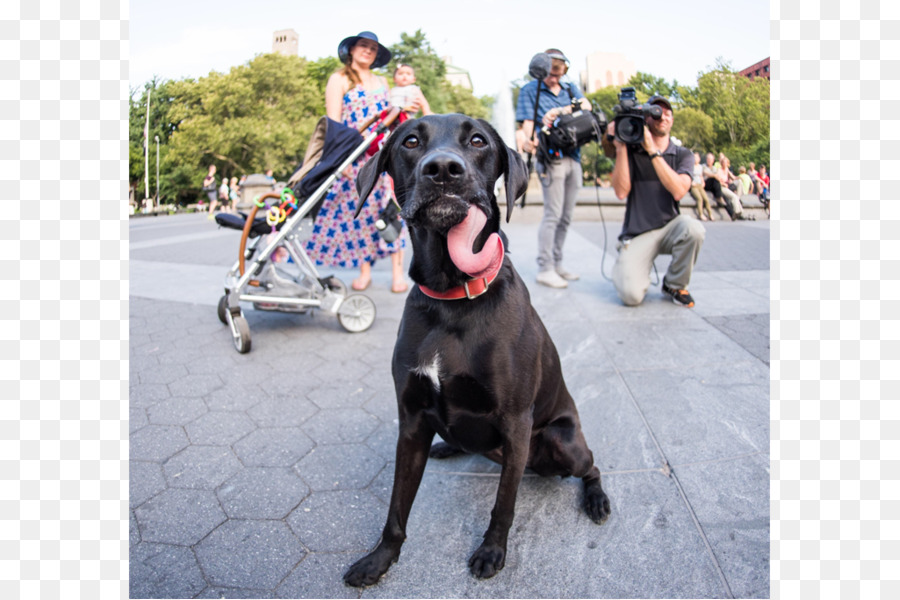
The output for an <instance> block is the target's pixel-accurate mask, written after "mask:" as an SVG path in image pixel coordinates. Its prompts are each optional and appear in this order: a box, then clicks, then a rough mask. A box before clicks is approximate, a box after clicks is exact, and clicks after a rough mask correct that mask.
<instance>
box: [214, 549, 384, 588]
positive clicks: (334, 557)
mask: <svg viewBox="0 0 900 600" xmlns="http://www.w3.org/2000/svg"><path fill="white" fill-rule="evenodd" d="M355 558H356V557H355V556H354V555H352V554H344V553H343V552H340V553H337V554H329V553H325V552H313V553H311V554H310V555H309V556H307V557H306V558H304V559H303V562H301V563H300V564H299V565H297V568H296V569H294V570H293V571H291V574H290V575H288V576H287V577H286V578H285V580H284V581H282V582H281V585H279V586H278V587H277V588H276V589H275V591H276V592H277V593H278V597H279V598H357V597H359V592H358V591H356V589H355V588H352V587H350V586H348V585H343V576H344V572H345V571H346V570H347V568H348V567H349V566H350V565H352V564H353V563H354V562H355ZM335 582H338V583H339V584H340V585H335ZM229 597H230V596H229ZM365 597H369V596H368V594H366V595H365Z"/></svg>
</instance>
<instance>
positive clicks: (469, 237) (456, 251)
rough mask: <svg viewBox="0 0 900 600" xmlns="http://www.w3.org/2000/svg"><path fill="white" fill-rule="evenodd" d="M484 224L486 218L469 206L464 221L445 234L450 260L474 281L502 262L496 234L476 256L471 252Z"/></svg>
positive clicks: (498, 239)
mask: <svg viewBox="0 0 900 600" xmlns="http://www.w3.org/2000/svg"><path fill="white" fill-rule="evenodd" d="M485 223H487V216H485V214H484V213H483V212H481V211H480V210H478V209H477V208H476V207H474V206H470V207H469V214H468V215H466V218H465V220H464V221H463V222H462V223H460V224H459V225H456V226H455V227H453V228H451V229H450V231H449V232H448V233H447V249H448V250H449V251H450V260H452V261H453V264H454V265H456V268H458V269H459V270H460V271H462V272H463V273H466V274H467V275H469V276H470V277H472V278H476V279H477V278H478V277H485V276H486V275H487V274H488V273H490V272H492V271H494V270H496V269H497V267H499V265H498V263H499V262H500V261H502V260H503V252H502V249H501V244H502V242H501V241H500V236H499V235H497V234H496V233H492V234H491V236H490V237H489V238H488V240H487V242H485V244H484V248H482V249H481V252H479V253H478V254H475V253H474V252H472V244H474V243H475V238H476V237H478V234H480V233H481V230H482V229H484V224H485Z"/></svg>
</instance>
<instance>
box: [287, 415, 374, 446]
mask: <svg viewBox="0 0 900 600" xmlns="http://www.w3.org/2000/svg"><path fill="white" fill-rule="evenodd" d="M378 423H379V421H378V419H377V418H376V417H374V416H373V415H371V414H369V413H367V412H366V411H364V410H362V409H361V408H335V409H328V410H320V411H319V412H317V413H316V414H315V415H314V416H312V417H310V419H309V420H308V421H307V422H306V423H304V424H303V431H305V432H306V433H307V434H308V435H309V437H311V438H312V439H313V440H315V441H316V443H319V444H354V443H358V442H362V441H364V440H365V439H366V438H367V437H369V435H370V434H371V433H372V432H373V431H374V430H375V428H376V427H378Z"/></svg>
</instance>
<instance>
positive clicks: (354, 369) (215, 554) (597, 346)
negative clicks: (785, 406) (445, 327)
mask: <svg viewBox="0 0 900 600" xmlns="http://www.w3.org/2000/svg"><path fill="white" fill-rule="evenodd" d="M595 210H596V209H595ZM536 216H537V217H539V209H537V208H534V207H528V208H526V209H525V210H524V211H519V212H517V213H516V214H514V218H513V223H511V224H510V225H507V226H505V227H504V228H505V230H506V231H507V234H508V235H509V238H510V241H511V244H510V245H511V250H512V252H511V258H512V260H513V262H514V263H515V265H516V267H517V269H518V270H519V272H520V274H521V275H522V277H523V279H524V280H525V282H526V283H527V284H528V286H529V289H530V291H531V294H532V302H533V304H534V305H535V307H536V308H537V310H538V312H539V314H540V315H541V316H542V318H543V319H544V322H545V324H546V325H547V328H548V330H549V331H550V333H551V335H552V337H553V339H554V341H555V343H556V345H557V348H558V350H559V353H560V357H561V360H562V365H563V371H564V374H565V377H566V382H567V385H568V387H569V389H570V391H571V392H572V394H573V397H575V399H576V402H577V404H578V407H579V411H580V414H581V418H582V421H583V424H584V431H585V436H586V438H587V441H588V444H589V446H591V448H592V450H593V451H594V455H595V457H596V460H597V465H598V466H599V467H600V469H601V472H602V474H603V483H604V489H605V490H606V491H607V493H608V495H609V496H610V499H611V501H612V510H613V514H612V516H611V517H610V519H609V520H608V521H607V523H606V524H605V525H603V526H599V527H598V526H596V525H594V524H593V523H592V522H591V521H590V520H589V519H588V518H587V516H586V515H585V514H584V513H583V512H582V511H581V510H580V508H579V506H578V503H579V494H580V488H581V486H580V482H579V481H577V480H576V481H573V480H560V479H559V478H552V479H544V478H540V477H537V476H535V475H532V474H527V475H526V477H525V478H524V480H523V482H522V485H521V487H520V490H519V495H518V503H517V512H516V518H515V521H514V523H513V528H512V530H511V533H510V542H509V553H508V557H507V561H506V567H505V569H503V570H502V571H501V572H500V573H499V574H498V575H497V576H496V577H494V578H492V579H489V580H476V579H474V578H473V577H472V576H471V575H470V574H469V572H468V568H467V565H466V561H467V560H468V556H469V555H470V554H471V553H472V552H473V551H474V550H475V549H476V548H477V547H478V545H479V543H480V542H481V535H482V534H483V532H484V530H485V528H486V527H487V523H488V520H489V519H490V510H491V507H492V504H493V500H494V496H495V493H496V488H497V482H498V474H499V467H498V466H497V465H495V464H493V463H491V462H489V461H487V460H486V459H483V458H481V457H473V456H466V457H458V458H452V459H448V460H445V461H435V460H432V461H429V464H428V466H427V469H426V473H425V476H424V478H423V482H422V486H421V489H420V491H419V494H418V496H417V499H416V503H415V505H414V507H413V511H412V514H411V516H410V520H409V526H408V536H409V539H408V540H407V542H406V544H405V546H404V548H403V553H402V554H401V556H400V560H399V562H398V563H397V564H395V565H394V566H393V567H392V568H391V570H390V571H389V572H388V574H387V575H386V576H385V577H384V578H383V579H382V580H381V581H380V582H379V583H378V584H377V585H375V586H372V587H370V588H366V589H365V590H357V589H354V588H349V587H346V586H345V585H344V584H343V582H342V579H341V575H342V573H343V571H344V570H345V569H346V568H347V567H348V566H349V565H350V564H352V563H353V562H354V561H355V560H356V559H358V558H359V557H360V556H362V555H363V554H364V553H365V552H366V551H368V550H370V549H371V548H372V547H373V546H374V545H375V544H376V542H377V541H378V537H379V535H380V532H381V528H382V526H383V524H384V518H385V515H386V512H387V502H388V500H389V497H390V488H391V483H392V478H393V460H394V456H393V454H394V445H395V442H396V435H397V418H396V405H395V398H394V392H393V383H392V381H391V376H390V356H391V351H392V348H393V344H394V339H395V337H396V331H397V326H398V324H399V321H400V315H401V312H402V304H403V299H404V296H402V295H396V294H391V293H390V292H389V291H388V287H389V281H390V272H389V263H387V262H386V261H385V262H384V264H382V263H379V264H378V265H376V267H375V269H374V281H373V285H372V287H371V288H370V289H369V290H368V291H367V292H366V294H367V295H369V296H370V297H371V298H372V299H373V300H374V301H375V303H376V305H377V309H378V315H377V318H376V320H375V323H374V325H373V326H372V328H371V329H370V330H369V331H367V332H364V333H361V334H349V333H347V332H345V331H344V330H343V329H342V328H341V327H340V325H339V324H338V322H337V320H336V319H335V318H334V317H333V316H330V315H328V314H324V313H317V312H312V313H310V314H306V315H291V314H285V313H273V312H262V311H254V310H253V309H252V308H250V307H246V308H245V314H246V316H247V320H248V322H249V324H250V328H251V334H252V350H251V352H250V353H248V354H244V355H241V354H238V353H237V352H236V351H235V350H234V348H233V346H232V343H231V338H230V334H229V332H228V329H227V328H226V327H225V326H223V325H222V324H221V323H220V322H219V320H218V318H217V316H216V310H215V304H216V302H217V301H218V298H219V296H220V295H221V293H222V280H223V278H224V275H225V272H226V270H227V268H228V266H230V263H231V262H232V261H233V260H234V258H235V256H234V255H236V253H237V243H238V238H237V232H228V231H217V230H216V229H215V227H214V226H213V225H212V224H209V223H208V222H207V221H206V220H205V216H203V215H182V216H175V217H157V218H142V219H133V220H132V221H131V223H130V233H131V237H130V240H131V244H132V252H131V257H130V258H131V276H130V279H131V288H132V291H131V294H132V295H131V301H130V369H131V374H130V380H131V384H130V414H131V417H130V449H131V450H130V451H131V456H130V459H131V460H130V474H129V478H130V482H131V484H130V485H131V493H130V509H131V510H130V556H131V576H130V593H131V596H132V597H135V598H194V597H196V598H224V597H227V598H299V597H304V598H305V597H313V598H400V597H415V598H449V597H481V598H504V597H534V598H546V597H552V598H590V597H598V598H599V597H646V598H656V597H666V598H667V597H732V596H733V597H757V598H758V597H768V595H769V583H768V582H769V567H768V564H769V451H768V447H769V366H768V365H769V355H768V354H769V349H768V337H769V336H768V323H769V299H768V290H769V255H768V235H769V228H768V222H767V221H762V222H756V223H724V222H716V223H713V224H709V225H707V240H706V243H705V245H704V248H703V250H702V251H701V256H700V260H699V262H698V265H697V270H696V271H695V275H694V281H693V283H692V286H691V292H692V294H693V295H694V297H695V299H696V300H697V306H696V307H695V308H694V309H690V310H689V309H684V308H681V307H678V306H675V305H674V304H672V303H671V302H670V301H667V300H666V299H665V298H664V297H663V296H662V294H661V293H660V292H659V289H658V287H654V288H651V291H650V292H649V294H648V297H647V299H646V300H645V302H644V304H643V305H641V306H640V307H638V308H627V307H624V306H622V305H621V303H619V301H618V300H617V298H616V295H615V291H614V290H613V288H612V285H611V284H610V283H609V282H608V281H606V280H605V279H604V273H605V274H607V275H608V274H609V273H610V272H611V265H612V260H613V257H612V256H611V255H610V254H607V255H606V257H605V262H602V261H601V259H602V257H603V253H602V249H601V248H602V244H603V239H604V233H605V234H606V238H607V245H608V247H609V248H612V246H613V243H614V238H615V236H616V235H617V233H618V229H619V228H620V227H621V224H620V223H614V222H608V223H605V224H604V223H600V222H594V221H587V220H582V221H578V222H576V223H573V227H572V229H571V230H570V236H569V240H568V241H567V244H566V252H567V255H568V256H570V257H572V258H571V259H570V260H569V265H568V266H569V268H570V269H572V270H576V271H579V272H580V273H581V274H582V279H581V281H578V282H574V283H573V284H572V285H571V286H570V288H569V289H567V290H551V289H548V288H542V287H539V286H537V285H536V284H535V283H534V277H535V274H536V267H535V265H534V256H535V243H536V239H535V238H536V226H535V224H534V222H535V219H536ZM232 234H233V235H232ZM666 264H667V260H666V259H665V258H664V257H662V258H660V260H659V261H658V270H659V273H660V276H661V275H662V274H663V273H664V272H665V266H666ZM336 274H337V275H338V276H339V277H341V278H342V279H344V281H346V282H349V281H350V279H352V278H353V276H354V274H353V273H351V272H347V271H343V272H341V271H338V272H337V273H336Z"/></svg>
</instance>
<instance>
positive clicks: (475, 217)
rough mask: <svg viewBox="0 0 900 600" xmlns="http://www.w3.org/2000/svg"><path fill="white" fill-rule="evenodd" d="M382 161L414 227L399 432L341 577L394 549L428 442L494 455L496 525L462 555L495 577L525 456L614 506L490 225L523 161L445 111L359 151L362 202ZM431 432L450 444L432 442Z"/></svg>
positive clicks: (592, 509)
mask: <svg viewBox="0 0 900 600" xmlns="http://www.w3.org/2000/svg"><path fill="white" fill-rule="evenodd" d="M384 171H387V172H388V173H389V174H390V175H391V176H392V177H393V179H394V189H395V192H396V195H397V199H398V201H399V203H400V205H401V207H402V210H401V215H402V216H403V218H404V219H405V220H406V222H407V224H408V226H409V231H410V238H411V240H412V245H413V258H412V263H411V266H410V269H409V275H410V277H411V278H412V279H413V281H415V282H416V283H417V284H418V285H417V286H416V288H415V289H414V290H412V291H411V292H410V294H409V296H408V298H407V300H406V308H405V310H404V312H403V319H402V321H401V323H400V331H399V334H398V337H397V343H396V346H395V347H394V357H393V363H392V370H393V377H394V387H395V388H396V393H397V404H398V411H399V419H400V435H399V439H398V440H397V462H396V467H395V469H396V471H395V474H394V488H393V493H392V495H391V503H390V508H389V510H388V517H387V523H386V524H385V526H384V532H383V533H382V537H381V543H379V544H378V547H377V548H375V550H374V551H373V552H372V553H371V554H369V555H367V556H365V557H364V558H362V559H361V560H359V561H358V562H357V563H356V564H354V565H353V566H352V567H350V569H349V570H348V571H347V573H346V574H345V575H344V580H345V581H346V582H347V583H348V584H350V585H353V586H363V585H370V584H373V583H375V582H376V581H377V580H378V578H379V577H381V575H383V574H384V573H385V572H386V571H387V570H388V568H389V567H390V566H391V564H393V563H394V562H396V560H397V558H398V556H399V555H400V546H401V545H402V544H403V541H404V540H405V539H406V521H407V517H408V516H409V511H410V509H411V507H412V503H413V499H414V498H415V496H416V491H417V490H418V488H419V483H420V481H421V479H422V473H423V471H424V470H425V462H426V460H427V458H428V456H429V450H431V455H432V456H438V457H444V456H449V455H451V454H455V453H457V452H471V453H480V454H483V455H485V456H487V457H488V458H490V459H492V460H494V461H496V462H498V463H500V464H501V465H502V471H501V474H500V485H499V489H498V490H497V500H496V503H495V505H494V509H493V511H491V522H490V526H489V527H488V529H487V532H486V533H485V534H484V542H483V543H482V544H481V547H480V548H478V550H476V551H475V553H474V554H473V555H472V557H471V559H470V560H469V567H470V569H471V571H472V573H473V574H474V575H475V576H476V577H491V576H493V575H495V574H496V573H497V571H499V570H500V569H502V568H503V565H504V561H505V558H506V541H507V536H508V534H509V528H510V525H511V524H512V520H513V513H514V509H515V502H516V492H517V490H518V487H519V482H520V481H521V479H522V475H523V473H524V471H525V467H530V468H531V469H532V470H533V471H534V472H536V473H538V474H539V475H548V476H549V475H559V476H562V477H567V476H576V477H581V478H582V480H583V481H584V508H585V510H586V511H587V513H588V515H589V516H590V518H591V519H592V520H593V521H594V522H595V523H603V522H604V521H605V520H606V518H607V517H608V516H609V514H610V506H609V499H608V498H607V497H606V494H605V493H604V492H603V489H602V488H601V486H600V471H599V470H598V469H597V467H595V466H594V457H593V454H592V453H591V451H590V450H589V449H588V447H587V444H586V443H585V441H584V436H583V435H582V432H581V424H580V421H579V419H578V411H577V410H576V408H575V403H574V402H573V401H572V397H571V396H570V395H569V392H568V390H567V389H566V385H565V382H564V381H563V376H562V371H561V370H560V364H559V356H558V354H557V352H556V347H555V346H554V345H553V341H552V340H551V339H550V336H549V335H548V333H547V330H546V329H545V328H544V324H543V323H542V322H541V320H540V318H539V317H538V315H537V313H536V312H535V310H534V308H532V306H531V301H530V297H529V295H528V290H527V289H526V287H525V284H524V283H523V282H522V279H521V278H520V277H519V274H518V273H517V272H516V270H515V269H514V268H513V266H512V263H511V262H510V260H509V258H504V257H503V243H502V242H501V240H500V237H499V236H498V234H497V232H498V231H499V229H500V215H499V208H498V206H497V199H496V197H495V196H494V185H495V182H496V181H497V180H498V178H499V177H500V176H501V175H503V177H504V179H505V182H506V205H507V213H506V214H507V221H508V220H509V215H510V212H511V210H512V205H513V200H514V199H515V198H517V197H519V196H521V195H522V193H524V191H525V187H526V185H527V174H526V172H525V165H524V163H523V162H522V159H521V158H519V156H518V154H516V153H515V152H514V151H512V150H511V149H510V148H508V147H507V146H506V144H504V143H503V141H502V140H501V139H500V136H499V135H498V134H497V133H496V131H494V129H493V128H492V127H491V126H490V125H488V124H487V123H486V122H485V121H481V120H475V119H471V118H469V117H465V116H463V115H441V116H429V117H424V118H422V119H415V120H410V121H408V122H406V123H403V124H402V125H400V126H399V127H398V128H397V130H396V131H395V132H394V133H393V134H392V135H391V136H390V138H389V139H388V141H387V142H386V144H385V146H384V148H382V150H381V151H380V153H379V154H378V155H376V156H374V157H373V158H372V159H371V160H370V161H369V162H368V163H366V165H365V166H364V167H363V168H362V170H361V172H360V174H359V178H358V179H357V189H358V190H359V197H360V208H361V205H362V203H363V202H365V199H366V197H367V196H368V195H369V193H370V192H371V191H372V188H373V186H374V185H375V182H376V180H377V178H378V175H379V174H381V173H382V172H384ZM357 212H358V211H357ZM435 433H438V434H439V435H440V436H441V437H442V438H443V439H444V440H445V441H446V444H436V445H435V446H434V448H433V449H432V448H431V442H432V439H433V438H434V434H435Z"/></svg>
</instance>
